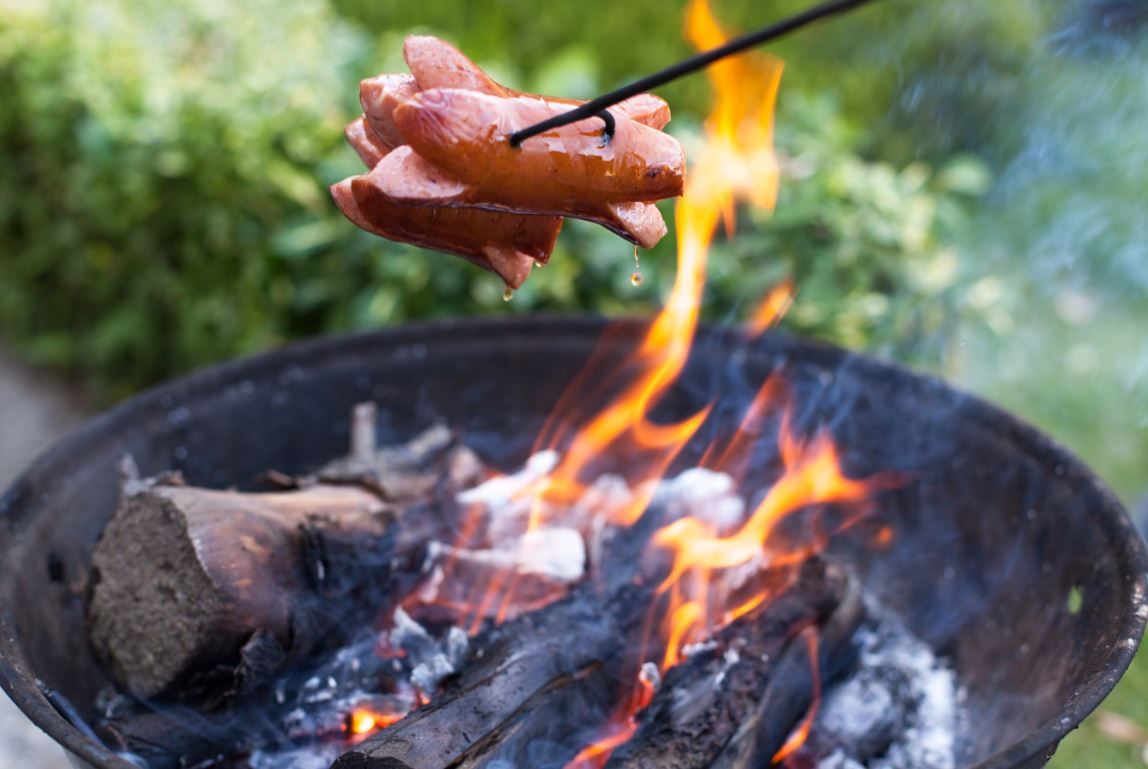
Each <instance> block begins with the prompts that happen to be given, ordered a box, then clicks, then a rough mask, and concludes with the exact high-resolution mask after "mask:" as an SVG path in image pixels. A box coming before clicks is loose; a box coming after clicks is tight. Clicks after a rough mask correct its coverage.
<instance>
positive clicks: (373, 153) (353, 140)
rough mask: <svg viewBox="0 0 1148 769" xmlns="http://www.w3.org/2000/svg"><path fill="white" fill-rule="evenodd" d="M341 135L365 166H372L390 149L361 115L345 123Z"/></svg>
mask: <svg viewBox="0 0 1148 769" xmlns="http://www.w3.org/2000/svg"><path fill="white" fill-rule="evenodd" d="M343 136H345V137H347V143H348V144H350V145H351V149H353V150H354V151H355V154H356V155H358V156H359V159H360V160H362V161H363V162H364V163H366V164H367V168H374V167H375V166H376V165H377V164H378V162H379V161H380V160H382V159H383V158H384V157H385V156H386V155H387V153H388V152H390V151H391V148H390V147H388V146H386V145H385V144H383V143H381V142H380V141H379V140H378V139H377V138H376V137H375V136H374V133H373V132H372V131H371V129H370V128H369V127H368V126H367V119H366V118H362V117H361V118H359V119H358V120H352V121H351V122H350V123H347V127H346V128H344V129H343Z"/></svg>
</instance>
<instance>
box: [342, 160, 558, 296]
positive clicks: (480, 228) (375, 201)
mask: <svg viewBox="0 0 1148 769" xmlns="http://www.w3.org/2000/svg"><path fill="white" fill-rule="evenodd" d="M404 149H405V148H399V149H398V150H395V151H394V152H392V153H390V154H395V153H396V152H402V151H403V150H404ZM377 174H378V166H376V167H375V169H374V170H372V171H370V172H368V173H367V174H364V175H362V176H354V177H351V178H348V179H344V180H343V181H341V182H338V183H337V184H334V185H332V186H331V196H332V197H333V198H334V199H335V203H336V204H337V205H338V206H339V209H340V210H341V211H342V212H343V214H344V215H345V216H346V217H347V218H348V219H350V220H351V221H352V222H353V223H354V224H355V225H357V226H358V227H359V228H361V229H363V230H366V231H367V232H370V233H372V234H375V235H378V236H379V237H383V238H387V239H388V240H394V241H397V242H400V243H409V244H410V245H414V246H419V247H421V248H429V249H433V250H435V251H442V252H444V253H448V254H454V255H455V256H461V257H462V258H464V259H466V260H467V261H470V262H472V263H473V264H476V265H478V266H479V267H482V268H483V269H486V270H489V271H491V272H493V273H495V274H496V275H498V276H499V277H500V278H502V280H503V281H505V283H506V285H507V286H509V287H510V288H518V287H519V286H521V285H522V283H523V281H525V280H526V278H527V277H528V276H529V275H530V270H531V268H532V267H533V266H534V264H535V262H537V263H539V264H545V263H546V262H547V261H548V260H549V259H550V253H551V252H552V251H553V250H554V244H555V241H556V240H557V238H558V232H559V230H561V228H562V219H561V218H560V217H556V216H520V215H517V214H501V213H495V212H491V211H483V210H481V209H476V208H418V207H412V206H404V205H396V204H395V203H392V202H391V201H389V200H387V199H386V198H385V197H383V196H382V195H381V194H380V193H379V192H378V189H377Z"/></svg>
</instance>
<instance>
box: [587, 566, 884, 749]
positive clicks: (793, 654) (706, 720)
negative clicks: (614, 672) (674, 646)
mask: <svg viewBox="0 0 1148 769" xmlns="http://www.w3.org/2000/svg"><path fill="white" fill-rule="evenodd" d="M862 614H863V612H862V610H861V601H860V597H859V593H858V591H857V589H856V586H855V585H854V582H853V580H852V579H851V578H850V577H849V576H848V575H847V574H846V573H845V572H843V571H841V570H840V569H837V568H835V567H833V566H831V565H828V564H827V563H826V562H825V561H823V560H821V559H820V558H811V559H809V560H808V561H807V562H806V563H805V564H803V565H802V567H800V569H798V571H797V574H796V575H795V576H794V579H793V581H792V584H791V585H789V586H788V587H785V588H783V589H782V592H780V593H779V594H778V595H777V597H776V598H774V599H772V600H770V601H768V602H766V603H764V604H763V605H762V606H761V607H759V608H758V609H757V610H755V611H754V612H752V613H750V614H748V615H746V616H744V617H741V618H739V619H738V620H736V621H734V622H733V623H731V624H730V625H728V626H727V627H725V628H724V629H723V630H722V631H721V632H719V633H718V634H717V635H716V637H715V638H714V641H715V642H716V643H715V644H714V646H713V647H712V648H710V649H707V650H705V651H702V652H699V653H697V654H695V655H693V656H692V657H690V658H688V659H687V660H685V661H684V662H682V663H681V664H679V665H677V666H675V667H674V668H672V669H671V670H670V671H669V672H668V673H667V674H666V676H665V678H664V679H663V681H662V683H661V686H660V687H659V689H658V692H657V694H656V695H655V696H654V699H653V701H652V702H651V703H650V705H649V707H647V708H646V709H645V710H644V711H642V713H641V714H640V715H639V718H638V720H639V726H638V729H637V731H636V732H635V734H634V736H633V737H632V738H631V739H630V740H629V741H628V742H626V743H625V744H623V745H622V746H621V747H619V748H618V749H617V750H616V751H615V752H614V754H613V755H612V756H611V757H610V760H609V761H608V762H607V764H606V767H607V769H643V768H645V767H650V766H657V767H660V768H661V769H703V768H704V767H711V766H713V767H728V768H729V769H733V767H747V768H748V767H759V766H763V767H768V766H770V764H771V761H772V758H773V756H774V754H776V752H777V751H778V750H779V749H780V748H781V747H782V745H783V744H784V743H785V741H786V739H787V737H788V736H789V734H790V732H791V731H792V730H793V728H794V727H795V726H796V725H797V724H798V722H799V721H800V719H801V717H802V716H803V715H804V714H805V713H806V711H807V710H808V708H809V706H810V703H811V701H812V698H813V683H812V672H811V671H812V663H811V660H810V658H809V648H810V646H809V644H808V642H807V637H808V634H811V633H813V634H816V635H817V637H818V640H819V646H820V648H821V649H822V651H823V653H822V654H821V655H820V656H821V657H822V658H823V659H825V660H826V661H831V662H830V665H829V666H828V667H826V668H824V669H823V672H826V673H829V674H830V675H832V673H833V672H834V669H835V668H840V667H842V666H843V665H845V664H847V663H846V660H848V659H849V658H850V657H851V656H852V655H851V654H850V653H849V648H848V647H849V642H850V639H851V638H852V636H853V632H854V631H855V630H856V628H857V627H858V625H859V624H860V621H861V616H862Z"/></svg>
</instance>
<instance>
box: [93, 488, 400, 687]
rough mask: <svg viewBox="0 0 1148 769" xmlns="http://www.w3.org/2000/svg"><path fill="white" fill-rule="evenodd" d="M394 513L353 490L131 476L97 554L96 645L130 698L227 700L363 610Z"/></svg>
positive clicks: (386, 559)
mask: <svg viewBox="0 0 1148 769" xmlns="http://www.w3.org/2000/svg"><path fill="white" fill-rule="evenodd" d="M391 520H392V517H391V515H390V514H389V513H387V512H386V509H385V507H384V505H383V503H381V502H380V500H379V499H378V498H377V497H376V496H375V495H374V494H372V493H370V492H367V491H364V490H362V489H358V488H353V487H332V486H315V487H313V488H309V489H303V490H300V491H294V492H287V493H272V494H247V493H239V492H230V491H211V490H207V489H197V488H191V487H183V486H171V485H163V484H158V485H156V484H146V483H145V484H140V483H136V484H129V487H128V488H127V489H126V491H125V494H124V496H123V499H122V501H121V504H120V506H119V509H118V510H117V511H116V514H115V515H114V517H113V518H112V520H111V521H110V522H109V524H108V526H107V528H106V529H105V530H104V533H103V535H102V536H101V538H100V540H99V542H98V543H97V545H96V548H95V550H94V552H93V558H92V578H93V589H92V595H91V601H90V602H89V607H88V621H89V635H90V639H91V642H92V646H93V647H94V649H95V651H96V653H97V655H98V656H99V658H100V660H101V661H102V662H103V664H104V666H105V668H106V669H107V671H108V672H109V673H110V674H111V676H112V677H113V679H114V680H116V681H117V682H118V683H120V684H121V685H122V686H123V687H124V688H126V689H127V690H128V691H130V692H132V693H133V694H135V695H137V696H140V697H144V698H152V697H157V696H163V695H166V694H169V693H172V692H173V691H174V690H175V689H176V688H179V689H180V690H181V691H180V695H181V697H180V698H181V699H184V700H203V701H205V702H207V703H209V704H218V703H219V702H222V701H223V700H227V699H230V698H231V697H233V696H236V695H238V694H240V693H242V692H243V691H247V690H250V689H252V688H255V687H257V686H258V685H259V684H261V683H263V682H265V681H266V680H268V679H269V678H270V677H271V676H273V675H274V674H275V673H277V672H278V671H280V670H282V669H283V668H284V667H285V666H286V665H287V664H288V663H289V662H293V661H299V660H300V659H303V658H305V657H306V656H308V655H310V654H312V653H314V652H315V651H317V650H318V649H319V648H321V647H324V646H327V645H329V644H333V643H338V641H339V637H340V633H339V632H337V631H338V630H339V629H340V628H341V626H343V625H344V624H350V625H354V626H355V627H357V626H358V625H357V623H353V622H351V620H352V619H354V618H356V617H357V618H358V620H359V621H360V622H361V621H362V620H363V619H365V618H366V616H364V615H367V616H369V615H368V612H369V611H370V609H371V608H372V607H374V606H375V605H376V604H377V603H378V602H379V600H380V599H381V598H382V596H383V593H384V590H383V589H384V588H385V587H386V586H387V582H388V574H389V570H390V563H391V558H392V555H393V550H394V532H393V530H392V527H391V525H390V522H391Z"/></svg>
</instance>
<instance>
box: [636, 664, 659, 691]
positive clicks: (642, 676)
mask: <svg viewBox="0 0 1148 769" xmlns="http://www.w3.org/2000/svg"><path fill="white" fill-rule="evenodd" d="M638 680H639V681H641V682H642V683H643V684H645V685H646V686H647V687H649V689H650V691H652V692H656V691H657V690H658V688H659V687H660V686H661V685H662V672H661V670H659V669H658V665H657V663H656V662H649V661H647V662H643V663H642V669H641V670H640V671H639V672H638Z"/></svg>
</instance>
